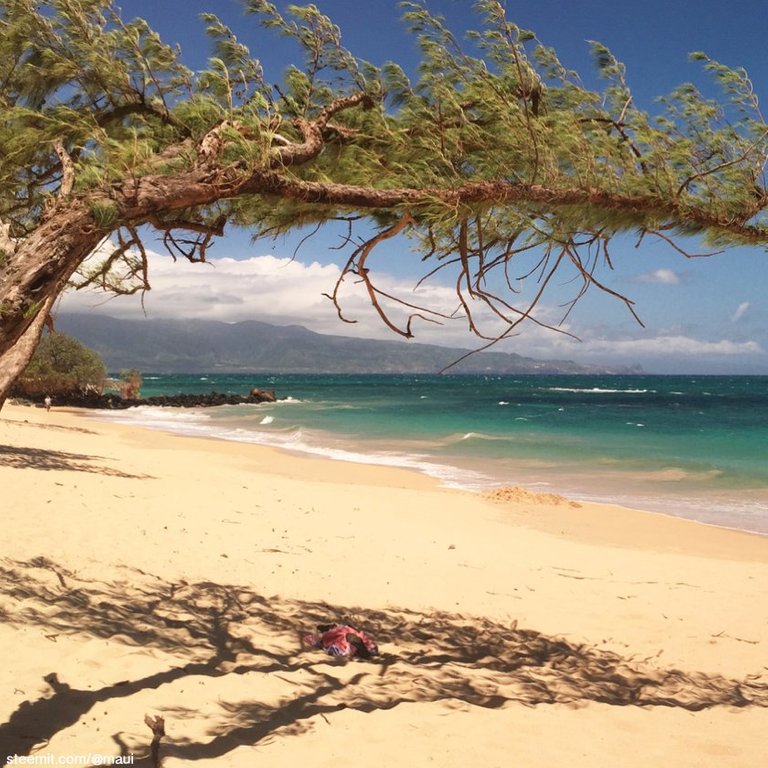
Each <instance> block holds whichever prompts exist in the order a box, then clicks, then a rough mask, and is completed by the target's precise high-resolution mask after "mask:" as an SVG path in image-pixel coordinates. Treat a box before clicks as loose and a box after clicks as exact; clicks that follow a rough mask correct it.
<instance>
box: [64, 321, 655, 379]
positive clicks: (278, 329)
mask: <svg viewBox="0 0 768 768" xmlns="http://www.w3.org/2000/svg"><path fill="white" fill-rule="evenodd" d="M56 330H57V331H60V332H62V333H66V334H68V335H70V336H74V337H75V338H76V339H79V340H80V341H81V342H82V343H83V344H85V345H86V346H87V347H90V348H91V349H93V350H95V351H97V352H98V353H99V354H100V355H101V356H102V358H103V359H104V362H105V364H106V366H107V368H108V369H109V370H110V371H118V370H123V369H126V368H137V369H139V370H141V371H143V372H146V373H150V372H151V373H198V372H201V373H212V372H216V371H219V372H222V373H437V372H439V371H441V370H442V369H443V368H445V367H446V366H448V365H450V364H451V363H453V362H455V361H456V360H458V359H459V358H460V357H462V356H463V355H465V354H466V353H467V351H468V350H466V349H458V348H450V347H442V346H437V345H433V344H417V343H412V342H402V341H380V340H376V339H360V338H352V337H348V336H331V335H326V334H319V333H315V332H314V331H310V330H309V329H307V328H304V327H302V326H299V325H287V326H280V325H270V324H269V323H262V322H258V321H256V320H248V321H245V322H239V323H223V322H218V321H214V320H199V319H189V320H165V319H146V318H145V319H140V320H123V319H118V318H114V317H107V316H103V315H94V314H85V313H83V314H80V313H62V314H59V315H58V316H57V317H56ZM451 370H452V372H455V373H490V374H502V373H507V374H508V373H539V374H544V373H548V374H552V373H554V374H557V373H639V372H640V370H639V369H628V368H621V369H618V368H617V369H609V368H600V367H596V366H585V365H579V364H577V363H574V362H572V361H568V360H535V359H533V358H529V357H523V356H522V355H517V354H514V353H506V352H478V353H476V354H473V355H470V356H469V357H468V358H467V359H466V360H463V361H462V362H461V363H459V364H458V365H457V366H455V367H454V368H452V369H451Z"/></svg>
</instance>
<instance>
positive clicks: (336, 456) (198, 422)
mask: <svg viewBox="0 0 768 768" xmlns="http://www.w3.org/2000/svg"><path fill="white" fill-rule="evenodd" d="M92 418H98V419H101V420H103V421H120V422H127V421H130V422H132V423H134V424H136V425H137V426H142V427H148V428H150V429H157V430H161V431H164V432H173V433H174V434H178V435H184V436H187V437H207V438H215V439H218V440H229V441H232V442H239V443H250V444H255V445H268V446H271V447H274V448H282V449H284V450H289V451H297V452H300V453H307V454H311V455H314V456H322V457H324V458H328V459H333V460H334V461H347V462H350V463H354V464H374V465H378V466H386V467H399V468H402V469H410V470H413V471H416V472H421V473H423V474H425V475H428V476H430V477H434V478H435V479H437V480H439V481H440V483H441V484H442V485H444V486H446V487H449V488H463V489H465V490H479V489H482V488H487V487H489V486H490V485H491V484H492V478H491V477H489V476H487V475H484V474H482V473H480V472H476V471H473V470H468V469H461V468H458V467H455V466H450V465H447V464H439V463H437V462H435V461H430V460H428V459H427V458H426V457H425V456H423V455H420V454H407V453H397V452H376V451H373V452H370V453H363V452H358V451H354V450H348V449H346V448H342V447H336V446H333V445H327V444H323V443H322V442H321V441H322V440H323V439H324V438H323V437H322V436H320V435H314V434H313V433H306V432H305V431H304V430H302V429H300V428H292V429H290V430H282V431H281V430H277V431H275V430H255V429H243V428H242V427H235V428H230V427H224V426H221V425H217V424H216V423H215V421H212V420H211V419H210V417H209V416H208V414H205V413H202V412H200V411H194V412H189V411H185V412H181V411H178V410H176V409H173V410H172V409H169V408H158V407H152V406H139V407H136V408H128V409H126V410H124V411H97V412H94V413H93V415H92ZM266 419H272V417H270V416H266V417H265V418H264V419H263V420H262V422H261V423H264V424H269V423H271V421H266Z"/></svg>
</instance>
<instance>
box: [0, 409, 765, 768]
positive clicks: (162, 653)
mask: <svg viewBox="0 0 768 768" xmlns="http://www.w3.org/2000/svg"><path fill="white" fill-rule="evenodd" d="M0 505H1V506H2V512H3V521H4V531H5V535H4V537H3V540H2V543H1V544H0V550H1V551H0V568H1V569H2V580H1V581H0V616H2V619H3V621H2V624H0V659H2V660H1V661H0V691H2V694H0V723H2V724H0V754H2V755H3V756H5V755H12V756H13V755H15V756H17V759H16V764H21V759H22V758H24V757H27V756H31V755H37V756H39V758H40V759H41V760H42V759H43V758H47V757H48V756H50V757H51V760H57V759H58V758H59V757H63V758H64V759H72V762H74V758H82V757H83V756H85V757H87V758H88V759H89V761H90V763H85V764H92V765H96V764H99V762H103V758H102V756H109V757H112V758H114V757H116V756H119V755H123V756H124V760H125V761H126V762H128V761H129V760H132V761H133V764H134V765H152V756H151V749H150V742H151V740H152V731H151V730H150V727H149V725H148V724H147V722H146V720H145V719H146V718H149V720H150V722H155V721H154V718H156V717H162V718H163V719H164V728H165V735H164V736H163V738H162V739H160V741H159V755H160V757H161V758H162V760H163V765H164V766H166V768H173V767H174V766H181V765H188V764H189V763H190V762H192V761H194V763H195V764H196V765H199V766H204V765H209V764H210V765H216V766H233V767H234V766H238V767H239V766H243V768H245V767H246V766H248V767H250V766H253V765H269V766H270V767H271V768H279V767H281V766H296V765H311V766H313V768H324V767H325V766H328V767H330V766H335V765H338V764H340V763H342V764H344V763H346V762H350V763H351V762H354V763H356V764H369V765H378V766H395V765H397V766H427V765H439V766H441V767H442V768H452V767H454V766H456V767H458V766H462V767H463V766H465V765H467V764H470V763H471V764H475V763H477V764H480V765H484V766H488V767H489V768H490V767H492V766H509V765H525V766H528V767H533V768H538V767H539V766H541V768H543V767H544V766H547V768H550V767H551V766H558V765H564V766H565V765H568V766H575V767H577V768H581V767H582V766H583V767H584V768H587V766H589V768H594V767H595V766H616V765H621V766H628V767H629V768H633V767H634V766H637V767H638V768H639V766H648V765H657V764H660V763H662V761H664V762H668V764H670V765H674V766H676V768H678V767H680V766H691V767H693V766H701V765H717V766H752V765H760V764H762V763H763V762H764V759H765V737H764V734H765V733H766V732H768V666H767V665H768V661H766V659H768V655H767V653H766V652H767V651H768V537H760V536H753V535H748V534H743V533H738V532H733V531H726V530H720V529H715V528H711V527H707V526H703V525H700V524H697V523H692V522H687V521H683V520H677V519H674V518H669V517H663V516H659V515H651V514H646V513H643V512H636V511H631V510H624V509H620V508H614V507H606V506H599V505H590V504H576V503H573V502H569V501H568V500H566V499H562V498H559V497H556V496H536V495H533V494H531V493H528V492H525V491H522V490H520V489H504V490H502V491H499V492H496V493H493V494H487V495H486V496H481V495H476V494H470V493H465V492H460V491H455V490H447V489H444V488H440V487H439V486H438V485H437V484H436V483H435V482H434V481H433V480H431V479H429V478H425V477H423V476H420V475H418V474H415V473H409V472H406V471H402V470H393V469H388V468H380V467H373V466H363V465H358V464H349V463H343V462H333V461H330V460H319V459H315V458H307V457H302V456H294V455H289V454H286V453H282V452H278V451H274V450H271V449H266V448H263V447H258V446H251V445H243V444H233V443H225V442H221V441H214V440H200V439H193V438H184V437H178V436H172V435H166V434H163V433H160V432H152V431H149V430H143V429H139V428H135V427H130V426H126V425H123V424H120V425H117V424H109V423H103V422H100V421H97V420H95V419H93V418H89V417H87V416H86V415H84V414H81V413H74V412H65V411H56V410H55V409H54V410H53V411H51V412H45V411H44V410H42V409H37V408H26V407H21V406H6V408H4V409H3V411H2V413H0ZM338 619H344V620H348V621H350V622H352V623H354V624H356V625H357V626H360V627H361V628H362V629H365V630H366V631H367V632H369V633H370V634H371V635H372V636H373V637H374V638H375V639H376V640H377V641H378V643H379V647H380V650H381V654H380V656H378V657H376V658H374V659H373V660H370V661H362V660H352V661H349V662H347V663H343V662H342V661H339V660H337V659H334V658H331V657H329V656H326V655H324V654H323V653H322V652H321V651H315V650H306V649H303V648H302V646H301V643H300V638H301V636H302V634H303V633H305V632H309V631H312V630H313V629H314V627H315V626H316V625H317V624H319V623H325V622H328V621H334V620H338ZM27 764H28V763H27ZM41 764H44V763H41ZM70 764H71V762H70ZM80 764H84V763H83V762H82V761H81V762H80Z"/></svg>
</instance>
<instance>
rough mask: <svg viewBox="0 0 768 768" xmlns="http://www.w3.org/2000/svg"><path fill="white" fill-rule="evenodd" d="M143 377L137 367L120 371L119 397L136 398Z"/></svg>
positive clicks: (139, 391)
mask: <svg viewBox="0 0 768 768" xmlns="http://www.w3.org/2000/svg"><path fill="white" fill-rule="evenodd" d="M143 383H144V377H143V376H142V375H141V371H140V370H138V369H137V368H130V369H126V370H124V371H120V385H119V386H120V397H122V398H123V399H124V400H137V399H138V398H140V397H141V385H142V384H143Z"/></svg>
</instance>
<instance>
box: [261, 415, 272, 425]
mask: <svg viewBox="0 0 768 768" xmlns="http://www.w3.org/2000/svg"><path fill="white" fill-rule="evenodd" d="M274 420H275V417H274V416H265V417H264V418H263V419H262V420H261V421H260V422H259V424H271V423H272V422H273V421H274Z"/></svg>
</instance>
